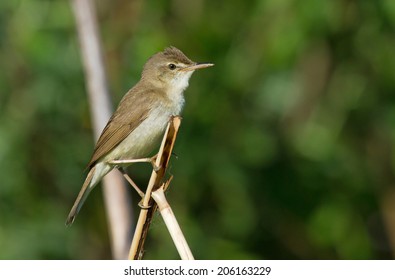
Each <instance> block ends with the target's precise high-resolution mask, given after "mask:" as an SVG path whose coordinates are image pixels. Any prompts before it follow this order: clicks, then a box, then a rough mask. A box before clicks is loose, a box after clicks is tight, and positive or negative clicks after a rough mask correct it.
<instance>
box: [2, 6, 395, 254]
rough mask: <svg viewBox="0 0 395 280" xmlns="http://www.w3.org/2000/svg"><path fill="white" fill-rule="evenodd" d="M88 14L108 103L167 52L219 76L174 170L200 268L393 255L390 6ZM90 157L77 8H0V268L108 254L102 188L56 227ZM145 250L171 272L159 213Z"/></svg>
mask: <svg viewBox="0 0 395 280" xmlns="http://www.w3.org/2000/svg"><path fill="white" fill-rule="evenodd" d="M96 5H97V10H98V18H99V24H100V32H101V36H102V41H103V49H104V55H105V63H106V68H107V73H108V76H109V81H110V91H111V93H112V98H113V100H114V104H116V103H118V102H119V100H120V99H121V98H122V96H123V94H124V93H125V92H126V91H127V90H128V89H129V88H130V87H131V86H132V85H133V84H134V83H135V82H136V81H138V79H139V76H140V71H141V69H142V66H143V64H144V62H145V61H146V59H147V58H148V57H149V56H151V55H152V54H153V53H155V52H158V51H161V50H163V49H164V48H165V47H167V46H169V45H174V46H176V47H178V48H180V49H181V50H183V51H184V52H185V53H186V54H187V55H188V56H189V57H190V58H192V59H193V60H195V61H210V62H213V63H215V67H214V68H210V69H207V70H202V71H199V72H198V73H195V74H194V76H193V77H192V79H191V81H190V87H189V89H188V90H187V92H186V99H187V104H186V107H185V110H184V113H183V122H182V126H181V130H180V134H179V137H178V139H177V142H176V147H175V153H176V154H177V156H178V157H177V158H176V157H173V159H172V162H171V170H170V172H171V173H172V174H173V175H174V176H175V177H174V180H173V182H172V187H171V189H170V191H169V193H168V199H169V201H170V203H171V205H172V206H173V208H174V211H175V213H176V216H177V218H178V220H179V222H180V224H181V226H182V227H183V229H184V231H185V234H186V237H187V240H188V241H189V243H190V246H191V248H192V251H193V252H194V254H195V257H196V258H199V259H392V258H394V256H395V182H394V167H395V151H394V143H395V103H394V101H395V95H394V92H395V36H394V31H395V1H392V0H375V1H373V0H372V1H368V0H366V1H357V0H326V1H315V0H303V1H301V0H281V1H279V0H256V1H246V0H227V1H223V0H222V1H207V0H193V1H183V0H173V1H152V0H150V1H142V0H135V1H129V0H116V1H110V0H104V1H96ZM93 144H94V143H93V136H92V126H91V121H90V113H89V104H88V103H87V96H86V88H85V83H84V73H83V71H82V65H81V56H80V52H79V45H78V42H77V35H76V30H75V22H74V17H73V14H72V10H71V6H70V2H69V1H50V0H10V1H0V248H1V250H0V259H109V258H111V252H110V247H109V236H108V232H107V225H106V221H105V218H104V217H105V213H104V208H103V202H102V194H101V188H100V187H98V188H96V189H95V190H94V191H93V192H92V194H91V196H90V197H89V199H88V201H87V203H86V204H85V206H84V208H83V209H82V211H81V213H80V215H79V217H78V219H77V220H76V222H75V223H74V225H73V226H72V227H71V228H66V227H65V226H64V221H65V218H66V216H67V214H68V211H69V209H70V207H71V205H72V203H73V202H74V199H75V197H76V195H77V193H78V191H79V189H80V187H81V185H82V182H83V180H84V177H85V175H86V173H84V168H85V165H86V163H87V161H88V160H89V158H90V155H91V152H92V149H93ZM131 172H132V173H133V174H134V178H135V179H136V181H137V182H138V183H139V184H140V185H144V184H146V182H147V180H148V175H149V167H148V166H136V167H134V166H133V167H132V168H131ZM134 203H135V204H137V199H135V201H134ZM136 210H137V209H136ZM147 242H148V243H147V247H146V255H145V258H146V259H167V258H168V259H178V254H177V252H176V250H175V248H174V245H173V244H172V242H171V239H170V237H169V234H168V232H167V230H166V227H165V225H164V223H163V221H162V220H161V218H160V216H159V215H157V217H156V219H155V221H154V224H153V225H152V228H151V231H150V234H149V237H148V241H147Z"/></svg>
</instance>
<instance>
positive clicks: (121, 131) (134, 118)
mask: <svg viewBox="0 0 395 280" xmlns="http://www.w3.org/2000/svg"><path fill="white" fill-rule="evenodd" d="M154 95H155V94H153V93H152V92H140V91H139V90H138V88H136V89H132V90H130V91H129V92H128V93H127V94H126V95H125V97H124V98H123V100H121V102H120V103H119V105H118V108H117V110H116V111H115V112H114V114H113V115H112V117H111V118H110V120H109V121H108V123H107V125H106V127H105V128H104V129H103V132H102V133H101V135H100V137H99V140H98V141H97V143H96V146H95V149H94V151H93V155H92V158H91V160H90V162H89V164H88V168H91V167H92V166H93V165H95V163H96V162H97V161H98V160H99V159H100V158H101V157H103V156H105V155H106V154H108V153H109V152H110V151H111V150H112V149H113V148H114V147H115V146H117V145H118V144H119V143H120V142H122V141H123V140H124V139H125V138H126V137H127V136H128V135H129V134H130V133H131V132H132V131H133V130H134V129H135V128H136V127H138V126H139V125H140V124H141V123H142V122H143V121H144V120H145V119H146V118H147V116H148V113H149V111H150V106H148V105H147V104H151V102H150V101H152V99H153V97H155V96H154Z"/></svg>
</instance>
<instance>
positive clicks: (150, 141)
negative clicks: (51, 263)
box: [66, 46, 214, 226]
mask: <svg viewBox="0 0 395 280" xmlns="http://www.w3.org/2000/svg"><path fill="white" fill-rule="evenodd" d="M213 65H214V64H212V63H196V62H194V61H192V60H191V59H189V58H188V57H187V56H186V55H185V54H184V53H183V52H182V51H180V50H179V49H177V48H176V47H173V46H171V47H168V48H166V49H164V51H162V52H158V53H156V54H154V55H153V56H151V57H150V58H149V59H148V60H147V62H146V63H145V65H144V67H143V70H142V73H141V78H140V80H139V81H138V82H137V84H136V85H135V86H134V87H132V88H131V89H130V90H129V91H128V92H127V93H126V94H125V95H124V97H123V98H122V99H121V101H120V103H119V105H118V107H117V109H116V110H115V112H114V113H113V115H112V116H111V118H110V119H109V121H108V122H107V124H106V126H105V127H104V129H103V131H102V133H101V135H100V137H99V139H98V141H97V143H96V145H95V148H94V150H93V154H92V157H91V159H90V161H89V163H88V165H87V169H88V170H89V172H88V174H87V176H86V179H85V181H84V183H83V185H82V188H81V190H80V192H79V194H78V196H77V198H76V200H75V202H74V204H73V207H72V208H71V211H70V213H69V215H68V217H67V220H66V225H67V226H69V225H71V224H72V223H73V222H74V220H75V218H76V216H77V214H78V213H79V211H80V209H81V207H82V205H83V204H84V202H85V200H86V199H87V197H88V195H89V193H90V192H91V191H92V189H93V188H94V187H95V186H96V185H97V184H98V183H99V182H100V181H101V179H102V178H103V177H104V176H105V175H106V174H107V173H109V172H110V171H111V170H112V169H114V168H118V169H121V168H123V167H126V166H127V165H129V164H130V163H131V162H133V160H135V161H136V162H138V161H139V159H143V160H142V161H144V158H146V157H147V156H148V155H149V154H150V153H151V152H152V151H153V149H155V147H157V146H159V143H160V139H161V138H162V136H163V134H164V131H165V129H166V127H167V124H168V123H169V121H170V118H171V117H172V116H177V115H179V114H180V113H181V111H182V109H183V107H184V103H185V98H184V91H185V89H186V88H187V87H188V85H189V79H190V77H191V75H192V73H193V72H194V71H195V70H197V69H202V68H207V67H211V66H213ZM123 163H124V164H123ZM121 171H122V170H121Z"/></svg>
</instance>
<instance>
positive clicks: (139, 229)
mask: <svg viewBox="0 0 395 280" xmlns="http://www.w3.org/2000/svg"><path fill="white" fill-rule="evenodd" d="M180 124H181V118H180V117H178V116H176V117H173V118H172V119H171V120H170V122H169V125H168V126H167V129H166V132H165V135H164V137H163V140H162V144H161V146H160V149H159V153H158V155H157V157H156V161H155V164H156V166H160V167H161V168H159V170H157V171H155V170H153V171H152V173H151V177H150V180H149V183H148V186H147V190H146V192H145V195H144V198H143V200H142V202H141V203H140V204H141V210H140V215H139V219H138V221H137V225H136V229H135V232H134V236H133V241H132V244H131V246H130V251H129V259H131V260H133V259H141V258H142V256H143V251H144V249H143V248H144V242H145V239H146V236H147V233H148V229H149V226H150V224H151V220H152V217H153V214H154V213H155V210H156V207H157V206H156V204H155V203H154V201H153V200H152V198H151V193H152V191H154V190H156V189H157V188H159V186H160V185H161V183H162V181H163V177H164V175H165V172H166V168H167V165H168V163H169V160H170V156H171V152H172V150H173V146H174V142H175V140H176V137H177V133H178V128H179V127H180Z"/></svg>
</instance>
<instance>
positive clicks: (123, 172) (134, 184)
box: [118, 167, 144, 197]
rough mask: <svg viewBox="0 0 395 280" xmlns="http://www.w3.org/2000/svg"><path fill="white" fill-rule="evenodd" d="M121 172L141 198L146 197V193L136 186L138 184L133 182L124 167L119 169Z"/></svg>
mask: <svg viewBox="0 0 395 280" xmlns="http://www.w3.org/2000/svg"><path fill="white" fill-rule="evenodd" d="M118 170H119V172H121V173H122V175H123V177H125V179H126V181H128V182H129V184H131V185H132V187H133V188H134V189H135V190H136V192H137V193H138V194H139V195H140V196H141V197H144V193H143V192H142V191H141V190H140V188H139V187H138V186H137V185H136V183H135V182H134V181H133V180H132V178H130V177H129V175H128V174H127V173H126V171H125V169H123V168H122V167H118Z"/></svg>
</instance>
